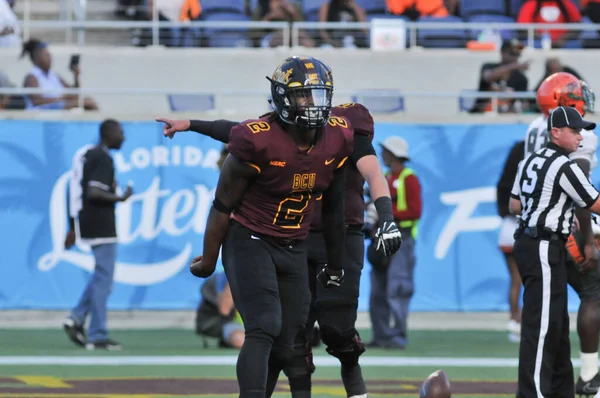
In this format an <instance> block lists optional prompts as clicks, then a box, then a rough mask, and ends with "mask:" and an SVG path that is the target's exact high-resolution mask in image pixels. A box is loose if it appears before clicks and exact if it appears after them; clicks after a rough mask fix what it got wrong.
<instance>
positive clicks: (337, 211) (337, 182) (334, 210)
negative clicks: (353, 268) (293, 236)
mask: <svg viewBox="0 0 600 398" xmlns="http://www.w3.org/2000/svg"><path fill="white" fill-rule="evenodd" d="M345 170H346V166H342V167H340V168H338V169H337V170H336V171H335V173H334V178H333V181H332V182H331V185H329V187H328V188H327V190H326V191H325V192H323V237H324V238H325V245H326V249H327V267H326V269H325V270H324V272H326V273H327V275H324V274H323V273H321V275H319V279H320V280H321V283H323V284H324V285H325V286H326V287H329V286H332V287H334V286H339V285H340V284H341V278H342V276H343V266H342V264H343V258H344V252H345V246H346V226H345V218H344V207H345V206H344V182H345ZM336 278H340V279H339V281H337V280H336Z"/></svg>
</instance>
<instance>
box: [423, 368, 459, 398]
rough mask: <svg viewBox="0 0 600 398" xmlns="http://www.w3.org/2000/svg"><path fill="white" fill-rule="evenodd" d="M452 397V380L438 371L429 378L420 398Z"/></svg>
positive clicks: (424, 383) (441, 371) (444, 373)
mask: <svg viewBox="0 0 600 398" xmlns="http://www.w3.org/2000/svg"><path fill="white" fill-rule="evenodd" d="M451 396H452V391H451V390H450V380H448V376H447V375H446V372H444V371H443V370H436V371H435V372H433V373H432V374H430V375H429V376H427V378H426V379H425V381H424V382H423V385H422V386H421V392H420V393H419V398H450V397H451Z"/></svg>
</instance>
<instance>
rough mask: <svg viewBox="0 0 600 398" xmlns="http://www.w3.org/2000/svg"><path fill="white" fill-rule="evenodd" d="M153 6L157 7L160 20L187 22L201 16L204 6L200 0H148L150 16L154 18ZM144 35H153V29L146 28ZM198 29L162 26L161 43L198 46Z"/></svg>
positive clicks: (159, 40)
mask: <svg viewBox="0 0 600 398" xmlns="http://www.w3.org/2000/svg"><path fill="white" fill-rule="evenodd" d="M153 7H156V8H157V12H158V20H159V21H165V22H181V23H187V22H190V21H193V20H197V19H198V18H200V15H201V14H202V7H201V6H200V1H199V0H148V18H149V19H153V15H154V14H153ZM143 36H144V37H152V33H151V29H146V31H145V33H144V34H143ZM199 36H200V35H199V32H198V29H192V28H185V27H184V28H178V27H173V28H160V29H159V39H158V42H159V44H160V45H164V46H167V47H196V46H197V39H198V37H199Z"/></svg>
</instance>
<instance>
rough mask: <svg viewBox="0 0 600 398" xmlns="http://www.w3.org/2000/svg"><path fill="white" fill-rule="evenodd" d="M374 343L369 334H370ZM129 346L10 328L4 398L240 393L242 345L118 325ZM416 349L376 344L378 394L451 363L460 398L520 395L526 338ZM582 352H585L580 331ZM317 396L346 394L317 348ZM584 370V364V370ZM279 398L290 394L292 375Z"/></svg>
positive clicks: (367, 372)
mask: <svg viewBox="0 0 600 398" xmlns="http://www.w3.org/2000/svg"><path fill="white" fill-rule="evenodd" d="M361 335H362V336H363V339H364V340H365V341H369V333H368V331H364V332H362V333H361ZM112 337H113V338H115V339H116V340H118V341H120V342H121V343H122V344H123V346H124V349H123V351H119V352H90V351H86V350H85V349H82V348H78V347H75V346H74V345H73V344H72V343H71V342H69V341H68V340H67V338H66V336H65V335H64V334H63V332H62V330H54V329H53V330H6V329H5V330H3V331H2V333H0V347H2V352H1V355H0V397H20V398H25V397H26V398H58V397H63V398H64V397H69V398H163V397H204V398H217V397H237V394H236V391H237V384H236V381H235V359H236V355H237V351H235V350H229V349H218V348H216V342H215V341H209V343H210V344H209V347H208V348H203V344H202V340H201V339H200V338H199V337H198V336H196V335H195V334H194V333H193V332H192V331H190V330H130V331H121V330H117V331H115V332H114V333H113V334H112ZM410 338H411V340H410V346H409V348H408V349H406V350H382V349H369V350H368V351H367V352H366V353H365V354H364V355H363V356H362V357H361V363H362V364H363V373H364V376H365V379H366V381H367V385H368V387H369V390H370V396H372V397H377V396H390V397H391V396H412V397H416V396H418V387H419V386H420V384H421V382H422V380H423V379H424V378H425V377H426V376H427V375H429V374H430V373H431V372H433V371H435V370H437V369H440V368H441V369H444V370H445V371H446V372H447V373H448V375H449V377H450V379H451V382H452V385H453V392H454V394H453V396H454V397H512V396H514V388H515V380H516V372H517V368H516V358H517V355H518V344H514V343H510V342H509V341H508V338H507V334H506V333H505V332H493V331H486V332H480V331H413V332H411V334H410ZM571 338H572V344H573V350H572V357H573V358H577V357H578V354H579V349H578V340H577V335H576V334H572V335H571ZM315 362H316V364H317V371H316V372H315V374H314V380H315V381H314V386H313V397H315V398H331V397H345V393H344V391H343V388H342V386H341V382H340V381H339V366H338V364H337V363H336V361H335V359H334V358H331V357H329V356H328V355H327V353H326V352H325V350H324V349H323V348H322V347H319V348H317V349H316V350H315ZM576 372H577V369H576ZM277 391H278V392H277V394H276V396H278V397H279V396H281V397H285V396H290V394H289V388H288V386H287V380H286V379H285V376H284V375H283V374H282V377H280V381H279V385H278V389H277Z"/></svg>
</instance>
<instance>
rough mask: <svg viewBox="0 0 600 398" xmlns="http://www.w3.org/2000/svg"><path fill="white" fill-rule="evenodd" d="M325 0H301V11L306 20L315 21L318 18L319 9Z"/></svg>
mask: <svg viewBox="0 0 600 398" xmlns="http://www.w3.org/2000/svg"><path fill="white" fill-rule="evenodd" d="M325 3H327V0H302V13H303V14H304V19H305V20H306V21H308V22H316V21H318V19H319V9H320V8H321V6H322V5H323V4H325Z"/></svg>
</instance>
